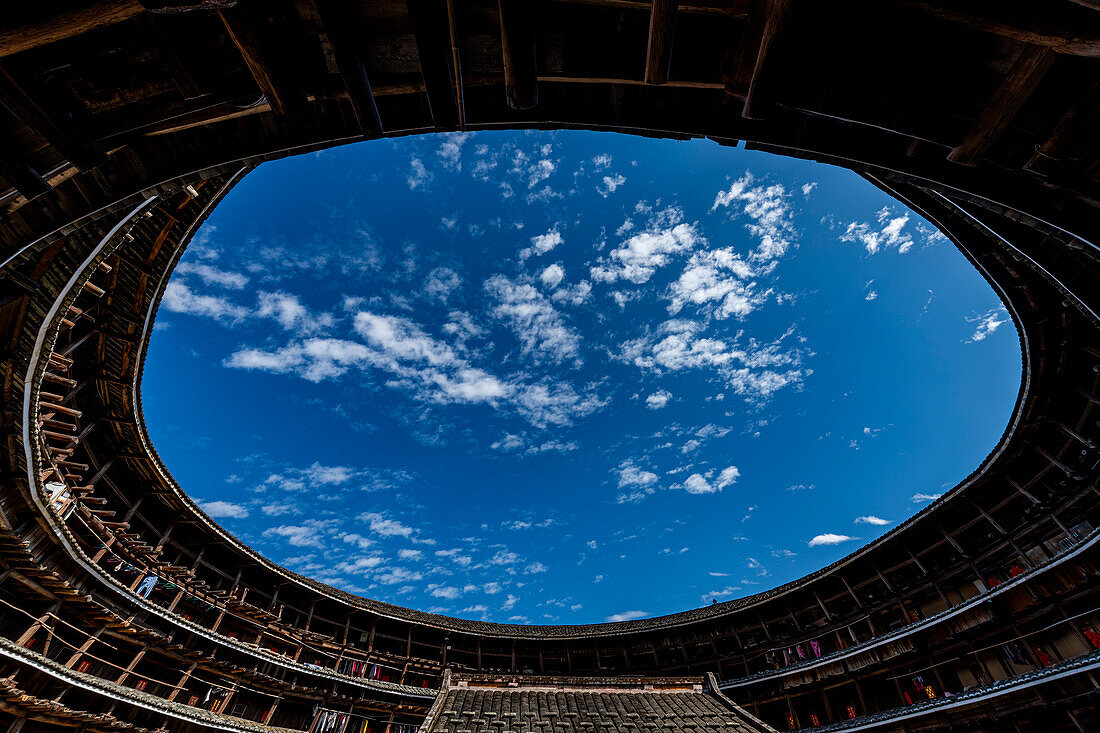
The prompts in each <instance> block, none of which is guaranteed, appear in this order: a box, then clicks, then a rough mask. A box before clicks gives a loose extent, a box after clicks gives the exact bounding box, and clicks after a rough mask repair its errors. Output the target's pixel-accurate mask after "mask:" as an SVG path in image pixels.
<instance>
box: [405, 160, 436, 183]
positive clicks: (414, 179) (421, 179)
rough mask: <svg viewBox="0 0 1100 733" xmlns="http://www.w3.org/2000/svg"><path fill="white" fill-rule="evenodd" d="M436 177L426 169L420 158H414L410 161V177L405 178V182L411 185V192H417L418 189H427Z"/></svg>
mask: <svg viewBox="0 0 1100 733" xmlns="http://www.w3.org/2000/svg"><path fill="white" fill-rule="evenodd" d="M433 178H435V175H434V174H433V173H432V172H431V171H429V170H428V169H427V168H425V167H424V163H423V162H421V160H420V158H413V159H412V160H410V161H409V175H408V176H407V177H406V178H405V181H406V182H407V183H408V184H409V190H412V191H415V190H416V189H418V188H425V187H427V185H428V184H429V183H431V182H432V179H433Z"/></svg>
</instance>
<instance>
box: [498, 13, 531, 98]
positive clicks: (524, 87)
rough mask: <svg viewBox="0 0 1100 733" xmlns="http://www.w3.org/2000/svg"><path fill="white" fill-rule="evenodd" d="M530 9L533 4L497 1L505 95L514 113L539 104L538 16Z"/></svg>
mask: <svg viewBox="0 0 1100 733" xmlns="http://www.w3.org/2000/svg"><path fill="white" fill-rule="evenodd" d="M531 5H532V3H531V2H530V0H497V6H498V7H499V9H500V46H501V54H502V56H503V61H504V91H505V96H506V97H507V100H508V106H509V107H511V108H512V109H531V108H532V107H534V106H535V105H537V104H538V103H539V87H538V63H537V61H536V57H537V50H536V48H535V14H534V8H533V7H532V6H531Z"/></svg>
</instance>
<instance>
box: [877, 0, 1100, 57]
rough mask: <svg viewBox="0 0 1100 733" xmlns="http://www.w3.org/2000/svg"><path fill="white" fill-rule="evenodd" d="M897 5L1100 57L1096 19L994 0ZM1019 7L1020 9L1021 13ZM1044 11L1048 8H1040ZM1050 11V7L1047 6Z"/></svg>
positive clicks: (904, 0) (903, 1) (921, 0)
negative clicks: (961, 4)
mask: <svg viewBox="0 0 1100 733" xmlns="http://www.w3.org/2000/svg"><path fill="white" fill-rule="evenodd" d="M896 1H897V2H898V4H899V5H901V6H903V7H907V8H911V9H913V10H916V11H919V12H921V13H926V14H928V15H931V16H933V17H935V18H939V19H941V20H944V21H947V22H948V23H951V24H954V25H957V26H962V27H965V28H970V29H972V30H976V31H981V32H984V33H990V34H992V35H995V36H1000V37H1002V38H1010V39H1012V40H1013V41H1019V42H1021V43H1030V44H1033V45H1036V46H1044V47H1046V48H1049V49H1050V50H1052V51H1055V52H1057V53H1062V54H1066V55H1070V56H1085V57H1087V58H1100V30H1098V27H1097V26H1098V23H1097V22H1096V21H1092V22H1091V23H1089V22H1080V20H1081V17H1087V16H1077V14H1076V13H1075V14H1074V16H1075V19H1074V20H1069V19H1068V16H1067V15H1066V14H1065V13H1058V14H1055V13H1050V14H1048V13H1043V14H1038V13H1035V12H1033V10H1032V9H1031V8H1028V7H1027V6H1026V5H1024V6H1017V5H1014V4H1012V3H1003V2H998V1H997V0H983V1H982V2H980V3H974V2H971V3H968V4H967V7H966V8H965V9H960V8H957V7H950V6H949V4H948V3H942V2H928V1H927V0H896ZM1021 9H1022V12H1021ZM1043 9H1044V11H1045V10H1047V9H1048V8H1045V7H1044V8H1043ZM1050 9H1051V10H1053V8H1050Z"/></svg>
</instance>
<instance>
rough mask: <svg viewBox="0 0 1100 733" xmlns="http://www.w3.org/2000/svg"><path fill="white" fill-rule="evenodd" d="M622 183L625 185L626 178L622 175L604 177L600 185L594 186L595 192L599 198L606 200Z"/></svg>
mask: <svg viewBox="0 0 1100 733" xmlns="http://www.w3.org/2000/svg"><path fill="white" fill-rule="evenodd" d="M624 183H626V176H624V175H623V174H622V173H616V174H615V175H614V176H604V177H603V180H602V181H601V182H600V184H599V185H598V186H596V190H597V191H598V192H599V194H600V195H601V196H603V197H604V198H607V197H608V196H610V195H611V194H613V193H615V191H616V190H618V188H619V186H621V185H623V184H624Z"/></svg>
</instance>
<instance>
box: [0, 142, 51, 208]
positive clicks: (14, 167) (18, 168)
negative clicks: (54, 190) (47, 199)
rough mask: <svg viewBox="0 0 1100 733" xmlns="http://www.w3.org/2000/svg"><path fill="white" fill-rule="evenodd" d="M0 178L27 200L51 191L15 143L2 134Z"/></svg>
mask: <svg viewBox="0 0 1100 733" xmlns="http://www.w3.org/2000/svg"><path fill="white" fill-rule="evenodd" d="M0 178H3V179H4V180H5V181H7V182H8V183H10V184H11V186H12V188H14V189H15V190H16V191H18V192H19V193H21V194H22V195H23V196H24V197H26V198H27V199H32V198H34V197H35V196H38V195H40V194H43V193H46V192H48V191H49V190H50V184H49V183H47V182H46V179H45V178H43V177H42V175H41V174H40V173H39V172H38V171H36V170H35V169H34V168H33V167H32V166H31V164H30V163H29V162H28V161H27V158H26V155H24V153H23V151H22V150H19V149H18V148H16V146H15V143H14V141H13V140H12V139H11V138H10V137H8V136H7V135H4V134H0Z"/></svg>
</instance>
